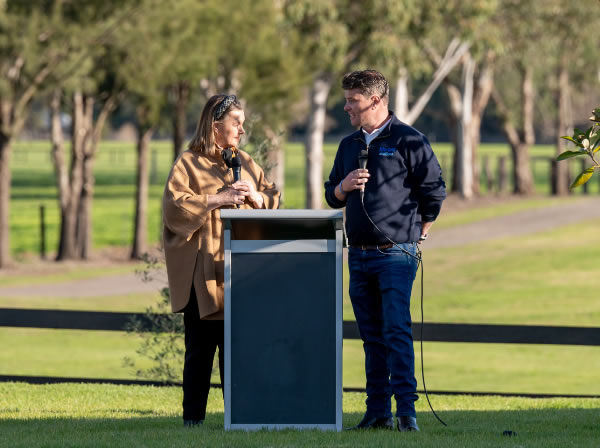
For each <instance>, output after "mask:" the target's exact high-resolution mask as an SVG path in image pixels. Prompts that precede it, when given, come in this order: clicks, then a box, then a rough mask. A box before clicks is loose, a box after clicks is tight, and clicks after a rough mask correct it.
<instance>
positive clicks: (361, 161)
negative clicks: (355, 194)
mask: <svg viewBox="0 0 600 448" xmlns="http://www.w3.org/2000/svg"><path fill="white" fill-rule="evenodd" d="M368 160H369V151H367V150H366V149H363V150H362V151H360V152H359V153H358V167H359V168H360V169H361V170H366V169H367V161H368ZM364 200H365V190H364V189H363V190H360V202H364Z"/></svg>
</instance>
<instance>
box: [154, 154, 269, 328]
mask: <svg viewBox="0 0 600 448" xmlns="http://www.w3.org/2000/svg"><path fill="white" fill-rule="evenodd" d="M238 154H239V157H240V159H241V162H242V175H241V177H242V180H248V181H250V182H252V183H253V184H254V187H255V189H256V191H258V192H259V193H260V194H261V195H262V196H263V199H264V205H263V207H264V208H277V207H278V206H279V192H278V191H277V190H276V189H275V186H274V184H272V183H270V182H268V181H267V180H266V179H265V175H264V173H263V170H262V169H261V168H260V167H259V166H258V165H257V164H256V163H255V162H254V161H253V160H252V158H251V157H250V156H249V155H248V154H247V153H245V152H244V151H239V153H238ZM232 183H233V172H232V170H230V169H228V168H227V166H226V165H225V162H224V161H223V158H222V157H221V154H220V153H218V154H216V155H214V156H207V155H204V154H201V153H198V152H193V151H189V150H188V151H185V152H183V153H182V154H181V155H180V156H179V158H178V159H177V160H176V161H175V164H174V165H173V168H172V169H171V173H170V174H169V178H168V179H167V185H166V187H165V192H164V196H163V223H164V227H163V245H164V250H165V259H166V263H167V276H168V278H169V291H170V298H171V309H172V310H173V312H178V311H181V310H183V309H184V308H185V306H186V305H187V303H188V300H189V298H190V291H191V287H192V284H193V285H194V289H195V291H196V297H197V299H198V310H199V311H200V318H201V319H210V320H219V319H221V320H222V319H223V308H224V271H225V269H224V249H223V224H222V222H221V219H220V216H221V215H220V211H219V210H218V209H214V210H212V211H209V210H208V209H207V200H208V195H214V194H217V193H218V192H219V191H220V190H221V189H223V188H224V187H226V186H228V185H231V184H232ZM223 208H233V206H228V207H223ZM241 208H252V206H251V205H250V204H249V203H248V202H246V204H243V205H242V206H241Z"/></svg>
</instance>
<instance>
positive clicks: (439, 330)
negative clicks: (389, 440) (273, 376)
mask: <svg viewBox="0 0 600 448" xmlns="http://www.w3.org/2000/svg"><path fill="white" fill-rule="evenodd" d="M160 316H161V315H160V314H153V315H149V314H146V313H123V312H104V311H70V310H45V309H20V308H0V327H20V328H52V329H63V330H64V329H67V330H101V331H126V330H127V329H128V328H129V327H130V325H131V323H132V322H133V321H136V322H137V323H138V324H141V325H138V328H139V329H141V330H146V331H150V330H151V322H152V321H156V319H157V318H160ZM421 335H422V340H423V341H432V342H469V343H498V344H552V345H583V346H600V327H569V326H541V325H500V324H458V323H456V324H454V323H429V322H428V323H425V324H424V325H423V326H422V325H421V324H420V323H413V339H414V340H417V341H418V340H421ZM343 337H344V339H360V335H359V332H358V327H357V325H356V322H354V321H344V322H343ZM8 381H10V382H25V383H29V384H57V383H91V384H94V383H97V384H116V385H140V386H157V387H158V386H181V383H166V382H160V381H146V380H135V379H115V378H78V377H48V376H29V375H0V382H8ZM211 386H213V387H221V385H220V384H212V385H211ZM344 392H362V393H364V392H365V389H364V388H354V387H344ZM417 392H418V393H423V392H424V391H421V390H418V391H417ZM427 392H428V393H429V394H434V395H472V396H504V397H526V398H593V399H598V398H600V395H594V394H547V393H526V392H494V391H489V392H485V391H456V390H454V391H445V390H428V391H427Z"/></svg>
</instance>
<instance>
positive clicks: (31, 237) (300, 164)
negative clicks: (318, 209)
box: [10, 141, 600, 260]
mask: <svg viewBox="0 0 600 448" xmlns="http://www.w3.org/2000/svg"><path fill="white" fill-rule="evenodd" d="M434 149H435V151H436V153H437V154H438V156H439V159H440V163H441V164H442V167H443V168H444V169H445V173H444V176H445V178H446V181H447V183H448V184H449V183H450V181H451V179H450V173H449V172H450V168H449V166H450V160H451V151H452V148H451V146H450V145H449V144H447V143H440V144H436V145H434ZM336 150H337V144H336V143H327V144H325V146H324V152H325V162H324V172H323V178H324V179H325V178H326V177H327V176H328V175H329V170H330V167H331V165H332V161H333V157H334V155H335V151H336ZM151 153H152V157H151V163H150V165H151V176H150V178H151V186H150V192H149V204H148V240H149V242H150V243H155V242H157V241H158V238H159V234H160V200H161V196H162V190H163V186H164V182H165V179H166V177H167V175H168V173H169V170H170V167H171V163H172V154H171V146H170V143H169V142H164V141H154V142H152V144H151ZM531 153H532V156H546V157H550V156H552V155H553V154H554V148H553V147H552V146H543V145H538V146H535V147H534V148H532V151H531ZM508 154H509V148H508V146H507V145H502V144H486V145H482V147H481V148H480V155H481V156H483V155H488V156H489V157H490V158H491V160H492V161H493V162H494V163H495V162H496V160H497V157H498V156H500V155H504V156H508ZM304 159H305V158H304V152H303V146H302V144H300V143H288V144H286V146H285V165H286V169H285V189H284V194H285V203H284V207H286V208H294V209H296V208H304V204H305V202H304V200H305V199H304V198H305V186H304V178H305V166H304V164H305V160H304ZM546 165H547V164H546V163H545V162H544V163H542V162H541V161H538V162H534V164H533V170H534V173H535V182H536V189H537V191H538V192H539V193H542V194H546V193H548V191H549V186H548V172H549V169H548V167H547V166H546ZM134 167H135V148H134V145H133V144H127V143H118V142H102V143H101V145H100V149H99V151H98V156H97V160H96V163H95V176H96V179H95V187H94V202H93V212H92V220H93V246H94V247H95V248H100V247H106V246H127V245H129V244H130V243H131V241H132V238H133V215H134V206H135V204H134V194H135V193H134V192H135V171H134ZM572 170H573V172H574V173H575V172H576V171H577V166H576V165H575V164H573V166H572ZM599 187H600V182H598V181H597V180H596V179H594V180H593V181H592V182H591V192H593V193H597V192H598V190H599ZM483 191H485V188H484V189H483ZM578 193H579V192H578ZM11 197H12V199H11V211H10V227H11V250H12V253H13V254H14V256H15V257H16V258H17V259H18V260H23V259H24V257H25V256H26V254H31V253H35V252H38V251H39V244H40V232H39V227H40V217H39V216H40V206H42V205H43V206H44V207H45V211H46V212H45V213H46V226H47V241H48V242H47V249H48V251H50V252H53V251H54V250H55V248H56V246H57V240H58V226H59V210H58V207H57V193H56V182H55V178H54V171H53V167H52V163H51V161H50V145H49V143H48V142H42V141H21V142H17V143H16V144H15V148H14V157H13V163H12V191H11ZM539 201H540V199H534V200H532V202H531V203H530V205H531V204H533V203H535V202H539ZM501 212H502V211H493V209H492V208H490V209H489V210H488V213H501Z"/></svg>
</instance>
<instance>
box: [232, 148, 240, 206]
mask: <svg viewBox="0 0 600 448" xmlns="http://www.w3.org/2000/svg"><path fill="white" fill-rule="evenodd" d="M231 169H232V170H233V181H234V182H237V181H238V180H240V179H241V178H242V161H241V160H240V158H239V157H233V158H232V159H231ZM236 206H237V208H240V204H237V205H236Z"/></svg>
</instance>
